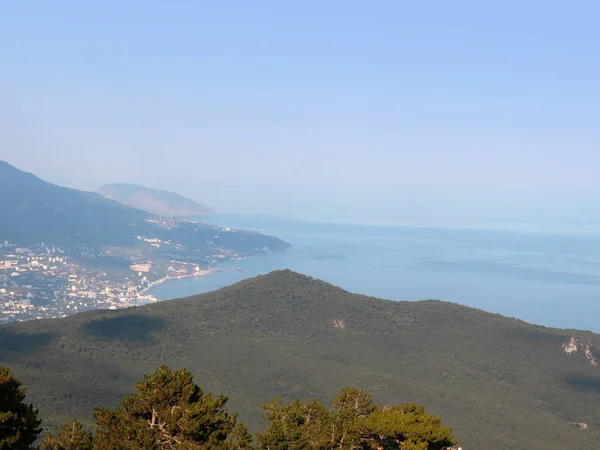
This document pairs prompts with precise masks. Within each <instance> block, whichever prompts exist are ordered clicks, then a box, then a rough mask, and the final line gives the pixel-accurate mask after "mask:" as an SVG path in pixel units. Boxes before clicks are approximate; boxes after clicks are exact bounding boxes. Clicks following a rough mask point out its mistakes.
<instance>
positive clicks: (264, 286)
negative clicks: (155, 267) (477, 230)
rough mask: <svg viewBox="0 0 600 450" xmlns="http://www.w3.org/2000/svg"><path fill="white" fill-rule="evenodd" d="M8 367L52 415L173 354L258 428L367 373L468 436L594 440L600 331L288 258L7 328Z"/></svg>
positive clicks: (117, 386)
mask: <svg viewBox="0 0 600 450" xmlns="http://www.w3.org/2000/svg"><path fill="white" fill-rule="evenodd" d="M0 342H1V345H0V365H1V364H8V365H9V366H10V367H11V369H12V370H13V371H14V373H15V375H16V376H18V377H19V378H21V379H22V381H23V382H24V385H25V387H26V388H27V395H28V400H30V401H32V402H33V403H34V404H35V405H37V406H38V407H39V408H40V410H41V414H42V416H43V418H44V420H45V423H46V424H47V425H49V426H50V424H52V423H53V424H58V423H61V422H62V421H65V420H69V419H70V418H71V417H73V416H74V415H76V416H78V417H79V418H80V419H83V420H84V422H85V423H86V424H88V425H89V424H91V420H92V419H91V416H92V408H93V406H94V405H115V404H116V403H117V402H118V401H119V400H120V398H121V397H122V396H124V395H125V394H127V393H129V392H130V390H131V389H132V386H134V385H135V382H136V381H137V380H139V379H140V378H141V376H142V374H144V373H150V372H152V371H153V370H154V369H155V368H156V367H158V365H159V364H161V363H166V364H168V365H169V366H171V367H173V368H182V367H186V368H188V369H190V370H191V371H192V373H193V374H194V376H195V379H196V381H197V382H198V383H199V384H200V385H201V386H202V387H203V388H205V389H207V390H209V391H212V392H215V393H221V392H224V393H226V394H228V395H230V396H231V402H230V407H231V410H233V411H236V410H237V411H239V412H240V415H241V419H242V420H243V421H245V422H247V423H249V424H250V425H251V426H252V427H254V429H256V428H257V427H258V426H259V424H260V423H261V418H260V417H261V413H260V410H259V409H258V405H259V404H263V403H264V402H266V401H267V400H268V399H270V398H272V397H274V396H280V397H282V398H283V399H291V398H296V397H299V398H302V399H309V398H312V397H317V398H319V399H321V400H323V401H325V400H326V399H328V398H330V397H331V396H332V394H334V393H336V392H338V391H339V389H340V388H341V387H343V386H362V387H364V388H366V389H368V390H369V391H370V392H371V393H372V394H374V396H375V398H376V400H377V401H379V402H381V403H384V404H394V403H398V402H405V401H415V402H417V403H419V404H423V405H425V407H426V410H427V411H428V412H429V413H433V414H439V415H440V416H441V417H442V420H443V422H444V423H445V424H447V425H450V426H452V427H453V428H454V430H455V436H457V437H458V438H459V439H461V441H462V446H463V448H465V449H523V450H525V449H527V450H532V449H577V450H588V449H589V450H592V449H594V450H595V449H597V448H598V442H600V366H599V365H598V361H597V359H596V358H598V356H599V355H598V347H597V345H598V343H600V336H599V335H596V334H592V333H589V332H583V331H573V330H557V329H549V328H545V327H540V326H534V325H529V324H527V323H525V322H522V321H519V320H516V319H511V318H506V317H502V316H500V315H498V314H489V313H486V312H483V311H480V310H476V309H472V308H467V307H464V306H459V305H456V304H451V303H445V302H439V301H421V302H392V301H386V300H379V299H375V298H370V297H365V296H360V295H354V294H350V293H348V292H346V291H344V290H342V289H340V288H337V287H334V286H332V285H329V284H327V283H324V282H321V281H318V280H314V279H311V278H309V277H306V276H303V275H299V274H297V273H293V272H290V271H279V272H273V273H271V274H268V275H265V276H261V277H257V278H254V279H249V280H246V281H243V282H240V283H238V284H236V285H233V286H230V287H227V288H224V289H221V290H219V291H216V292H211V293H207V294H203V295H198V296H195V297H190V298H185V299H179V300H172V301H165V302H159V303H156V304H152V305H146V306H142V307H138V308H131V309H127V310H120V311H93V312H88V313H80V314H75V315H72V316H70V317H67V318H64V319H53V320H39V321H33V322H23V323H14V324H10V325H6V326H2V327H0Z"/></svg>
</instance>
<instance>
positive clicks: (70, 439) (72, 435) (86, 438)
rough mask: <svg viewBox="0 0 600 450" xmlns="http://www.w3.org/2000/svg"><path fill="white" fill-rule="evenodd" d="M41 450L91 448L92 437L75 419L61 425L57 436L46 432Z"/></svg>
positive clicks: (85, 449) (89, 449)
mask: <svg viewBox="0 0 600 450" xmlns="http://www.w3.org/2000/svg"><path fill="white" fill-rule="evenodd" d="M41 450H92V437H91V435H90V433H88V432H87V431H85V430H84V429H83V426H82V425H81V423H79V422H78V421H77V419H73V420H72V421H71V422H69V423H66V424H64V425H63V427H62V429H61V432H60V434H59V435H58V436H56V437H54V436H53V435H52V434H48V435H47V436H46V437H45V438H44V440H43V441H42V447H41Z"/></svg>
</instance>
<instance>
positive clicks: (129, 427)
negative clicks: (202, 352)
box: [94, 366, 248, 450]
mask: <svg viewBox="0 0 600 450" xmlns="http://www.w3.org/2000/svg"><path fill="white" fill-rule="evenodd" d="M144 378H145V379H144V381H142V382H140V383H138V385H137V392H136V393H133V394H131V395H130V396H128V397H126V398H125V399H124V400H123V404H122V405H121V406H119V407H117V408H116V409H114V410H109V409H106V408H96V412H95V416H96V422H97V425H98V430H97V432H96V435H95V436H94V449H95V450H117V449H118V450H134V449H135V450H137V449H142V448H143V449H146V450H161V449H197V450H204V449H206V450H208V449H213V450H230V449H234V448H236V443H235V442H233V441H232V438H231V437H230V436H229V435H230V433H232V432H233V431H234V430H235V427H236V416H231V415H229V414H228V412H227V410H226V409H225V405H226V403H227V397H225V396H223V395H221V396H219V397H213V396H212V394H210V393H205V392H203V391H202V389H200V387H199V386H198V385H196V384H195V383H194V381H193V377H192V374H191V373H190V372H189V371H187V370H185V369H184V370H180V371H176V372H173V371H171V370H170V369H169V368H168V367H166V366H161V367H160V368H159V369H157V370H156V372H154V373H153V374H151V375H146V376H145V377H144ZM238 431H240V432H241V431H242V430H241V429H238ZM247 437H248V436H247V432H246V433H245V435H244V438H247ZM238 448H241V447H238Z"/></svg>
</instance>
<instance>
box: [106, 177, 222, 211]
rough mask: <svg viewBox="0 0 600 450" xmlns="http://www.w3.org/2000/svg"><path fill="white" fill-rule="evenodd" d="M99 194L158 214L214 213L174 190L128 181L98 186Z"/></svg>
mask: <svg viewBox="0 0 600 450" xmlns="http://www.w3.org/2000/svg"><path fill="white" fill-rule="evenodd" d="M97 192H98V193H99V194H100V195H102V196H104V197H106V198H108V199H111V200H115V201H117V202H119V203H122V204H124V205H127V206H130V207H132V208H136V209H140V210H142V211H146V212H149V213H151V214H155V215H158V216H170V217H172V216H175V217H190V216H201V215H206V214H214V213H215V211H214V209H213V208H211V207H210V206H206V205H204V204H202V203H198V202H196V201H195V200H191V199H189V198H186V197H184V196H182V195H179V194H177V193H175V192H169V191H165V190H161V189H153V188H149V187H146V186H140V185H137V184H129V183H110V184H105V185H104V186H101V187H100V188H98V191H97Z"/></svg>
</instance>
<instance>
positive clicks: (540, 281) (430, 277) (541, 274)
mask: <svg viewBox="0 0 600 450" xmlns="http://www.w3.org/2000/svg"><path fill="white" fill-rule="evenodd" d="M203 220H204V221H205V222H210V223H214V224H218V225H221V226H228V227H235V228H244V229H254V230H259V231H262V232H264V233H267V234H270V235H273V236H277V237H279V238H281V239H284V240H285V241H287V242H289V243H290V244H292V247H291V248H290V249H288V250H286V251H284V252H277V253H271V254H267V255H264V256H258V257H255V258H251V259H248V260H244V261H236V262H228V263H226V264H224V266H225V267H229V268H239V269H241V271H231V270H225V271H221V272H218V273H216V274H213V275H211V276H207V277H199V278H188V279H183V280H174V281H170V282H167V283H164V284H161V285H159V286H156V287H155V288H154V289H153V290H152V291H151V292H152V293H153V294H154V295H155V296H156V297H157V298H159V299H162V300H167V299H172V298H178V297H185V296H189V295H193V294H198V293H203V292H209V291H212V290H215V289H218V288H221V287H223V286H227V285H230V284H233V283H235V282H237V281H240V280H242V279H244V278H249V277H253V276H256V275H259V274H264V273H268V272H270V271H272V270H277V269H284V268H287V269H292V270H295V271H297V272H300V273H304V274H307V275H310V276H313V277H316V278H320V279H322V280H325V281H327V282H330V283H333V284H335V285H338V286H341V287H343V288H344V289H347V290H349V291H351V292H356V293H361V294H367V295H373V296H376V297H381V298H387V299H392V300H421V299H440V300H447V301H452V302H456V303H460V304H464V305H468V306H472V307H476V308H481V309H483V310H486V311H490V312H497V313H500V314H503V315H506V316H511V317H517V318H519V319H523V320H525V321H527V322H531V323H535V324H540V325H546V326H555V327H561V328H579V329H589V330H593V331H596V332H600V323H599V318H600V235H593V234H567V233H561V234H550V233H534V232H513V231H490V230H465V229H451V228H448V229H444V228H427V227H408V226H378V225H353V224H349V223H331V222H330V223H320V222H307V221H301V220H292V219H282V218H275V217H261V216H242V215H215V216H210V217H208V218H206V217H205V218H203Z"/></svg>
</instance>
